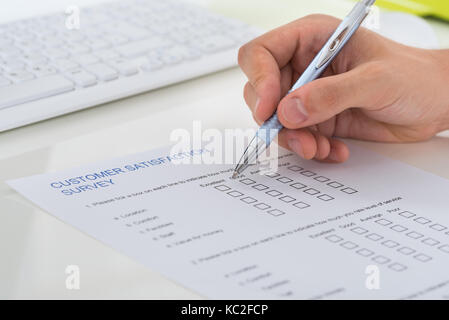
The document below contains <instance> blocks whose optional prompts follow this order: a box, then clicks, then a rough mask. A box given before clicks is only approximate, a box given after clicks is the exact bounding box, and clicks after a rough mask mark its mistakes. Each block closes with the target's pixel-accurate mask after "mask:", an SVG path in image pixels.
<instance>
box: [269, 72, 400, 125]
mask: <svg viewBox="0 0 449 320" xmlns="http://www.w3.org/2000/svg"><path fill="white" fill-rule="evenodd" d="M386 74H387V71H386V69H385V67H384V66H382V65H380V64H379V63H370V64H366V65H364V66H360V67H358V68H356V69H354V70H351V71H348V72H345V73H342V74H338V75H335V76H330V77H325V78H320V79H317V80H315V81H312V82H310V83H308V84H306V85H304V86H303V87H301V88H299V89H297V90H295V91H293V92H291V93H290V94H289V95H287V96H286V97H285V98H284V99H282V101H281V102H280V104H279V107H278V116H279V120H280V121H281V123H282V124H283V125H284V126H285V127H287V128H290V129H296V128H304V127H309V126H311V125H315V124H318V123H322V122H325V121H327V120H329V119H331V118H332V117H334V116H335V115H337V114H339V113H341V112H342V111H344V110H346V109H349V108H354V107H360V108H365V109H367V110H376V108H380V107H381V106H382V105H389V104H391V103H393V101H390V99H392V97H394V95H393V94H390V95H388V94H385V93H386V92H388V91H390V88H389V83H388V82H389V79H390V77H388V76H386ZM379 79H382V81H379ZM390 97H391V98H390Z"/></svg>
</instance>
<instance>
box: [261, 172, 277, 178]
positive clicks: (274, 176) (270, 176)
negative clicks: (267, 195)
mask: <svg viewBox="0 0 449 320" xmlns="http://www.w3.org/2000/svg"><path fill="white" fill-rule="evenodd" d="M265 176H267V177H268V178H276V177H279V176H280V174H279V173H277V172H268V173H266V174H265Z"/></svg>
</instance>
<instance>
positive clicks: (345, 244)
mask: <svg viewBox="0 0 449 320" xmlns="http://www.w3.org/2000/svg"><path fill="white" fill-rule="evenodd" d="M340 245H341V246H342V247H343V248H345V249H348V250H353V249H355V248H357V247H358V245H357V244H355V243H354V242H351V241H346V242H343V243H342V244H340Z"/></svg>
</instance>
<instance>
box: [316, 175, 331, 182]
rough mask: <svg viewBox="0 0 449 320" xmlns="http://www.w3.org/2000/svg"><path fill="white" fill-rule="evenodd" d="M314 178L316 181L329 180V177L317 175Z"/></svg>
mask: <svg viewBox="0 0 449 320" xmlns="http://www.w3.org/2000/svg"><path fill="white" fill-rule="evenodd" d="M314 179H315V180H316V181H318V182H328V181H329V180H330V179H329V178H326V177H323V176H318V177H315V178H314Z"/></svg>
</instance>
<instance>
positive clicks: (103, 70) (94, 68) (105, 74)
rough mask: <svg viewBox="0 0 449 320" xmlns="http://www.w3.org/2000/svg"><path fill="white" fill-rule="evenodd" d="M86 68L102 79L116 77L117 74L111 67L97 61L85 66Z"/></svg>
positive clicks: (107, 79)
mask: <svg viewBox="0 0 449 320" xmlns="http://www.w3.org/2000/svg"><path fill="white" fill-rule="evenodd" d="M86 70H87V71H89V72H91V73H93V74H94V75H95V76H96V77H97V78H98V79H100V80H102V81H110V80H114V79H117V78H118V76H119V74H118V72H117V71H115V70H114V69H112V68H111V67H109V66H107V65H105V64H104V63H97V64H93V65H90V66H88V67H86Z"/></svg>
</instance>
